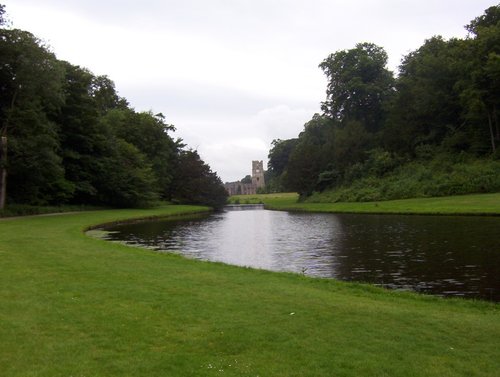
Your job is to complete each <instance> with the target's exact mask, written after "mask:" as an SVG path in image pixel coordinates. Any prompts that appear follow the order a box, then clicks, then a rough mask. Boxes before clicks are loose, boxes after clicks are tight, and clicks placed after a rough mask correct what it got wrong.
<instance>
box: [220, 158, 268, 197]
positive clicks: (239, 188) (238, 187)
mask: <svg viewBox="0 0 500 377" xmlns="http://www.w3.org/2000/svg"><path fill="white" fill-rule="evenodd" d="M265 186H266V182H265V180H264V163H263V162H262V161H252V183H242V182H240V181H238V182H226V184H225V185H224V187H225V188H226V190H227V192H228V193H229V195H254V194H256V193H257V190H258V189H259V188H263V187H265Z"/></svg>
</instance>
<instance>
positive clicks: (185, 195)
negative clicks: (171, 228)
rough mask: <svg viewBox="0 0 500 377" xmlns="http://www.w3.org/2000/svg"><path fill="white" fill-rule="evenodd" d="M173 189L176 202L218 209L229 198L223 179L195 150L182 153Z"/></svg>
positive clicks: (173, 197)
mask: <svg viewBox="0 0 500 377" xmlns="http://www.w3.org/2000/svg"><path fill="white" fill-rule="evenodd" d="M172 189H173V196H172V199H174V200H175V201H178V202H181V203H191V204H203V205H207V206H211V207H213V208H216V209H220V208H222V207H223V206H224V205H225V204H226V202H227V197H228V194H227V191H226V189H225V188H224V186H223V184H222V181H221V179H220V178H219V177H218V176H217V174H216V173H214V172H212V170H211V169H210V166H208V165H207V164H206V163H205V162H204V161H203V160H202V159H201V158H200V155H199V154H198V152H196V151H194V150H182V151H180V154H179V159H178V161H177V166H176V169H175V175H174V179H173V182H172Z"/></svg>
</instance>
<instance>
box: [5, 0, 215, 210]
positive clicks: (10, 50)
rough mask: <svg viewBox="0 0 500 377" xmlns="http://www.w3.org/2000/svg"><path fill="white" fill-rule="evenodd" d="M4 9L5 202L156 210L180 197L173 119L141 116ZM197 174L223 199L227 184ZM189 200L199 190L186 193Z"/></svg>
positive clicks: (101, 79)
mask: <svg viewBox="0 0 500 377" xmlns="http://www.w3.org/2000/svg"><path fill="white" fill-rule="evenodd" d="M4 11H5V8H4V6H3V5H2V6H0V26H2V28H0V136H1V137H2V143H0V204H1V205H0V207H2V205H3V203H4V201H5V195H4V193H5V191H6V192H7V199H8V203H10V204H13V203H17V204H26V205H47V204H57V205H59V204H62V203H71V204H98V205H113V206H120V207H126V206H148V205H150V204H151V203H153V202H154V201H155V200H156V199H164V200H169V199H170V198H171V197H172V196H175V195H176V193H175V190H174V189H173V181H174V180H176V182H177V183H176V184H177V187H182V185H181V184H180V183H179V181H180V176H181V175H182V171H181V169H178V168H176V167H178V166H180V165H181V164H182V163H184V159H185V155H184V151H183V150H182V148H183V147H184V145H183V144H182V142H181V140H174V139H173V138H172V137H171V136H170V133H171V132H173V131H175V128H174V127H173V126H172V125H170V124H167V123H166V121H165V117H164V116H163V115H162V114H161V113H160V114H153V113H152V112H136V111H135V110H134V109H132V108H130V107H129V104H128V102H127V100H126V99H125V98H122V97H120V96H119V95H118V93H117V91H116V89H115V85H114V83H113V81H112V80H111V79H109V78H108V77H107V76H95V75H94V74H93V73H92V72H90V71H89V70H87V69H85V68H81V67H79V66H75V65H72V64H71V63H69V62H64V61H59V60H57V59H56V57H55V56H54V54H53V53H52V52H51V51H50V50H49V49H48V48H47V47H46V46H45V45H44V44H43V42H42V41H40V40H39V39H37V38H36V37H35V36H34V35H32V34H31V33H29V32H26V31H22V30H17V29H12V30H11V29H9V28H7V27H6V26H5V24H6V22H5V17H4ZM198 173H199V174H205V172H204V171H203V170H200V171H198ZM175 174H177V175H178V177H175ZM193 174H196V173H193ZM7 177H8V180H7V179H6V178H7ZM191 178H192V179H198V178H199V180H200V182H202V181H203V182H204V183H207V184H209V186H210V188H209V189H208V188H207V191H206V193H205V194H206V196H205V197H204V198H203V202H214V203H217V205H219V204H218V203H219V201H220V199H219V191H221V190H222V184H220V187H217V188H214V187H212V186H213V185H217V184H219V182H218V181H217V180H215V179H208V178H207V176H206V175H204V176H200V177H195V176H192V177H191ZM7 182H8V184H7ZM190 187H193V189H194V187H195V186H190ZM6 188H7V190H5V189H6ZM210 195H214V198H213V199H210ZM182 196H183V198H184V199H185V200H187V198H189V197H193V198H195V197H196V196H197V194H195V193H192V195H191V196H190V195H189V193H187V192H186V191H185V190H184V189H183V194H182ZM197 200H198V199H197Z"/></svg>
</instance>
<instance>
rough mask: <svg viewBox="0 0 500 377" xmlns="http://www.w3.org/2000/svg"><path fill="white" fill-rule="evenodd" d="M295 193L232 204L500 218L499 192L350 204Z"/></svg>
mask: <svg viewBox="0 0 500 377" xmlns="http://www.w3.org/2000/svg"><path fill="white" fill-rule="evenodd" d="M297 200H298V196H297V195H296V194H291V193H285V194H263V195H240V196H233V197H231V202H235V201H239V202H240V203H246V202H248V203H265V204H266V207H267V208H270V209H279V210H291V211H310V212H332V213H401V214H446V215H500V193H495V194H475V195H458V196H448V197H439V198H419V199H401V200H388V201H376V202H351V203H315V202H313V201H306V202H301V203H299V202H298V201H297Z"/></svg>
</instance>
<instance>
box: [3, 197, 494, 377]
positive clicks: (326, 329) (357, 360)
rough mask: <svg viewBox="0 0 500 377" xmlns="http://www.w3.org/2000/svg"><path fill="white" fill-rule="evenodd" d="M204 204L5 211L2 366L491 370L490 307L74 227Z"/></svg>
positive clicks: (143, 370)
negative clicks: (244, 263) (253, 265)
mask: <svg viewBox="0 0 500 377" xmlns="http://www.w3.org/2000/svg"><path fill="white" fill-rule="evenodd" d="M497 198H498V197H497ZM275 200H278V201H279V200H290V199H289V198H288V199H286V198H285V199H283V198H282V199H279V198H277V199H275ZM200 210H203V208H200V207H188V206H165V207H162V208H157V209H153V210H106V211H94V212H83V213H78V214H66V215H57V216H38V217H28V218H16V219H6V220H1V221H0V271H1V273H0V340H1V341H0V376H2V377H9V376H22V377H29V376H51V377H53V376H65V377H68V376H74V377H77V376H79V377H84V376H86V377H89V376H148V377H151V376H436V377H438V376H439V377H444V376H467V377H469V376H492V377H493V376H498V375H499V371H500V357H499V351H498V350H499V348H500V307H499V305H498V304H491V303H485V302H474V301H467V300H457V299H453V300H444V299H439V298H435V297H428V296H420V295H417V294H411V293H397V292H391V291H385V290H383V289H379V288H374V287H372V286H369V285H360V284H349V283H342V282H337V281H334V280H323V279H312V278H307V277H304V276H300V275H294V274H285V273H273V272H266V271H260V270H251V269H245V268H238V267H232V266H226V265H222V264H217V263H208V262H199V261H192V260H187V259H185V258H182V257H180V256H177V255H168V254H156V253H154V252H152V251H149V250H144V249H137V248H133V247H128V246H124V245H121V244H117V243H110V242H107V241H103V240H99V239H94V238H90V237H88V236H86V235H85V234H84V233H83V229H85V228H87V227H89V226H91V225H95V224H99V223H105V222H111V221H116V220H119V219H126V218H137V217H146V216H147V217H149V216H159V215H168V214H170V215H176V214H180V213H186V212H195V211H200Z"/></svg>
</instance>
